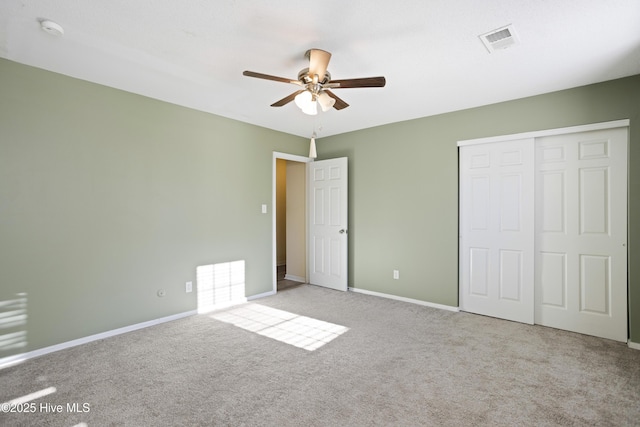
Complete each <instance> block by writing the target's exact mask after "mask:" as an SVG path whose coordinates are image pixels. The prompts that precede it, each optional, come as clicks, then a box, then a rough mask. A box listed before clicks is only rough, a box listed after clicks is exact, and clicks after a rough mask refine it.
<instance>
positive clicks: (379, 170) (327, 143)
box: [317, 76, 640, 343]
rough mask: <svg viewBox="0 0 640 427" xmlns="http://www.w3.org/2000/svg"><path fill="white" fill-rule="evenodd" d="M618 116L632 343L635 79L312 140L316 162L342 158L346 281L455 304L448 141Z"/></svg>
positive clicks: (451, 148) (639, 158)
mask: <svg viewBox="0 0 640 427" xmlns="http://www.w3.org/2000/svg"><path fill="white" fill-rule="evenodd" d="M353 108H357V106H356V107H353ZM618 119H630V120H631V130H630V144H629V245H628V247H629V258H630V259H629V280H630V283H629V288H630V289H629V305H630V333H631V340H632V341H633V342H636V343H640V267H639V266H640V249H639V248H640V127H639V126H640V125H639V123H640V76H633V77H629V78H624V79H619V80H613V81H609V82H605V83H601V84H594V85H590V86H585V87H579V88H575V89H569V90H564V91H560V92H554V93H550V94H545V95H541V96H535V97H530V98H524V99H519V100H514V101H509V102H503V103H499V104H494V105H489V106H484V107H479V108H473V109H469V110H463V111H457V112H453V113H448V114H442V115H438V116H431V117H425V118H421V119H416V120H411V121H406V122H401V123H395V124H391V125H385V126H380V127H376V128H371V129H366V130H362V131H357V132H352V133H347V134H342V135H337V136H333V137H327V138H323V139H321V140H318V141H317V147H318V154H319V155H320V158H331V157H338V156H347V157H349V159H350V164H349V168H350V169H349V179H350V182H349V197H350V198H349V210H350V212H349V256H350V259H349V284H350V286H353V287H356V288H360V289H365V290H370V291H375V292H382V293H386V294H392V295H398V296H403V297H407V298H413V299H418V300H423V301H429V302H432V303H438V304H444V305H451V306H457V305H458V239H457V236H458V148H457V141H459V140H466V139H474V138H481V137H489V136H496V135H506V134H513V133H520V132H528V131H537V130H543V129H553V128H560V127H568V126H576V125H584V124H590V123H597V122H605V121H611V120H618ZM394 269H399V270H400V280H393V279H392V271H393V270H394Z"/></svg>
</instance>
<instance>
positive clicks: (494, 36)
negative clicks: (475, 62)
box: [479, 25, 518, 53]
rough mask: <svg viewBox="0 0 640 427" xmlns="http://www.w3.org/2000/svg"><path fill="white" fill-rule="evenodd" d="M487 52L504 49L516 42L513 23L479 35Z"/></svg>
mask: <svg viewBox="0 0 640 427" xmlns="http://www.w3.org/2000/svg"><path fill="white" fill-rule="evenodd" d="M479 37H480V40H482V43H483V44H484V46H485V47H486V48H487V50H488V51H489V53H492V52H493V51H496V50H500V49H506V48H508V47H511V46H513V45H514V44H516V43H517V42H518V38H517V36H516V32H515V30H514V29H513V25H507V26H506V27H501V28H498V29H496V30H493V31H489V32H488V33H485V34H482V35H480V36H479Z"/></svg>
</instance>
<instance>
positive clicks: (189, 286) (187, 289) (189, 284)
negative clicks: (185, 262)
mask: <svg viewBox="0 0 640 427" xmlns="http://www.w3.org/2000/svg"><path fill="white" fill-rule="evenodd" d="M184 290H185V292H187V293H189V292H192V291H193V282H187V283H185V286H184Z"/></svg>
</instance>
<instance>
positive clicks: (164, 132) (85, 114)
mask: <svg viewBox="0 0 640 427" xmlns="http://www.w3.org/2000/svg"><path fill="white" fill-rule="evenodd" d="M307 144H308V141H307V140H306V139H303V138H299V137H296V136H291V135H287V134H283V133H279V132H275V131H271V130H268V129H264V128H260V127H256V126H252V125H248V124H245V123H241V122H237V121H233V120H229V119H225V118H221V117H217V116H214V115H211V114H205V113H202V112H198V111H194V110H190V109H187V108H183V107H179V106H176V105H172V104H168V103H163V102H159V101H156V100H152V99H149V98H145V97H142V96H138V95H134V94H131V93H127V92H123V91H119V90H115V89H111V88H107V87H104V86H100V85H96V84H92V83H87V82H84V81H81V80H77V79H72V78H69V77H65V76H62V75H59V74H55V73H51V72H47V71H43V70H39V69H36V68H32V67H27V66H23V65H19V64H17V63H14V62H10V61H7V60H3V59H0V311H1V312H6V303H7V302H8V301H11V300H13V299H15V296H16V295H17V294H21V293H26V297H27V326H26V331H27V347H21V348H9V347H10V346H4V347H3V346H2V343H3V340H2V339H0V358H1V357H4V356H8V355H11V354H17V353H22V352H24V351H29V350H33V349H38V348H42V347H46V346H50V345H53V344H58V343H62V342H66V341H69V340H72V339H76V338H80V337H84V336H88V335H92V334H96V333H100V332H103V331H108V330H112V329H115V328H119V327H123V326H127V325H132V324H135V323H139V322H144V321H148V320H152V319H157V318H161V317H164V316H169V315H173V314H177V313H182V312H187V311H190V310H194V309H196V293H195V292H193V293H189V294H187V293H185V282H186V281H193V282H194V283H195V279H196V277H195V270H196V267H197V266H198V265H203V264H211V263H216V262H226V261H234V260H239V259H243V260H245V261H246V294H247V295H256V294H260V293H263V292H268V291H270V290H271V289H272V266H271V260H272V258H271V250H272V249H271V245H272V240H271V232H272V230H271V228H272V223H271V220H272V217H271V213H269V214H266V215H265V214H262V213H261V209H260V208H261V204H263V203H266V204H268V205H269V206H270V205H271V197H272V188H271V180H272V162H273V155H272V152H273V151H282V152H288V153H293V154H299V155H304V154H305V153H306V150H307V147H308V145H307ZM269 212H271V208H269ZM158 289H165V290H166V294H167V295H166V296H165V297H164V298H159V297H158V296H157V295H156V292H157V291H158ZM3 302H4V303H5V307H4V308H3ZM0 314H1V313H0ZM0 317H2V316H0ZM18 329H24V328H23V327H11V325H9V324H7V323H3V322H0V337H2V336H4V337H7V336H8V335H6V334H9V333H13V332H16V331H17V330H18ZM18 332H19V331H18Z"/></svg>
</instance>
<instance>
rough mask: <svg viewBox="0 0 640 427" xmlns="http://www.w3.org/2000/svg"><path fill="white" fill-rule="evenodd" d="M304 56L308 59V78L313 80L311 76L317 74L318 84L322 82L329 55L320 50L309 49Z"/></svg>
mask: <svg viewBox="0 0 640 427" xmlns="http://www.w3.org/2000/svg"><path fill="white" fill-rule="evenodd" d="M305 56H306V57H308V58H309V77H311V79H312V80H313V76H314V75H316V74H317V75H318V81H319V82H321V81H322V80H324V75H325V74H326V73H327V67H328V66H329V60H330V59H331V54H330V53H329V52H327V51H326V50H322V49H309V50H308V51H307V53H306V54H305Z"/></svg>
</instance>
